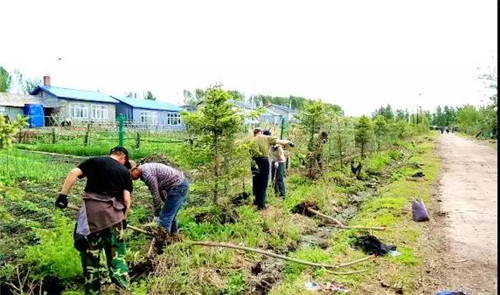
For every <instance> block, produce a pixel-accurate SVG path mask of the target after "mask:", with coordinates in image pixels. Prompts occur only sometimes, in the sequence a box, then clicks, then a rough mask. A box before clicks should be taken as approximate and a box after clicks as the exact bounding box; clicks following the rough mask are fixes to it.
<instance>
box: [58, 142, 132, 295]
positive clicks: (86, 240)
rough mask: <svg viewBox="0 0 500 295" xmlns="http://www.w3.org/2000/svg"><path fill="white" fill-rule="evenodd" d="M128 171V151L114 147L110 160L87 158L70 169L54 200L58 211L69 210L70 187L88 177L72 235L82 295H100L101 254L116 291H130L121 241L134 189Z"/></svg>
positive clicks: (124, 250) (123, 245)
mask: <svg viewBox="0 0 500 295" xmlns="http://www.w3.org/2000/svg"><path fill="white" fill-rule="evenodd" d="M128 168H130V162H129V160H128V151H127V150H126V149H125V148H123V147H119V146H118V147H115V148H113V149H111V151H110V155H109V157H95V158H90V159H87V160H85V161H83V162H82V163H80V165H78V166H77V167H75V168H73V169H72V170H71V171H70V172H69V174H68V176H66V180H65V181H64V184H63V187H62V189H61V192H60V194H59V196H58V197H57V200H56V203H55V205H56V206H57V207H58V208H61V209H64V208H66V207H68V197H67V195H68V193H69V191H70V190H71V188H72V187H73V184H74V183H75V182H76V180H77V179H79V178H84V177H86V178H87V184H86V185H85V191H84V193H83V196H82V199H83V201H84V203H83V205H82V207H81V209H80V211H79V213H78V218H77V225H76V229H75V233H74V236H75V248H76V249H77V250H78V251H80V257H81V261H82V267H83V275H84V277H85V294H100V288H101V281H100V280H101V274H100V269H101V266H100V261H101V259H100V254H101V252H104V254H105V255H106V261H107V265H108V269H109V274H110V276H111V280H112V281H113V282H114V283H115V285H116V286H117V287H118V288H120V289H129V275H128V267H127V263H126V262H125V254H126V247H125V241H124V240H123V230H124V229H125V228H126V225H127V223H126V221H125V218H126V217H127V214H128V212H129V211H130V204H131V202H132V200H131V196H130V194H131V193H132V189H133V187H132V180H131V179H130V174H129V170H128Z"/></svg>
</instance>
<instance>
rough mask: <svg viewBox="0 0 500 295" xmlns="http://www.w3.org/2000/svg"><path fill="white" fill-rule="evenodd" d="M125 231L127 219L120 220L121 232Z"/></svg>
mask: <svg viewBox="0 0 500 295" xmlns="http://www.w3.org/2000/svg"><path fill="white" fill-rule="evenodd" d="M126 229H127V219H123V220H122V230H126Z"/></svg>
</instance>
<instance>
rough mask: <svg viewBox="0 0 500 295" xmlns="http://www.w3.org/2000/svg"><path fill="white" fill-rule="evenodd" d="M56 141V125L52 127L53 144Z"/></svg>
mask: <svg viewBox="0 0 500 295" xmlns="http://www.w3.org/2000/svg"><path fill="white" fill-rule="evenodd" d="M54 143H56V127H52V144H54Z"/></svg>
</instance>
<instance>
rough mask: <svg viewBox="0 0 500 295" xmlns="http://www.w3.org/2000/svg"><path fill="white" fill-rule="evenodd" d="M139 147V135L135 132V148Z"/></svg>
mask: <svg viewBox="0 0 500 295" xmlns="http://www.w3.org/2000/svg"><path fill="white" fill-rule="evenodd" d="M140 146H141V134H140V133H139V132H137V137H136V138H135V148H136V149H139V147H140Z"/></svg>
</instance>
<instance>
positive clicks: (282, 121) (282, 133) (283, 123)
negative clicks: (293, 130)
mask: <svg viewBox="0 0 500 295" xmlns="http://www.w3.org/2000/svg"><path fill="white" fill-rule="evenodd" d="M285 126H286V122H285V117H283V116H281V126H280V127H281V134H280V139H283V136H284V135H285Z"/></svg>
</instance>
